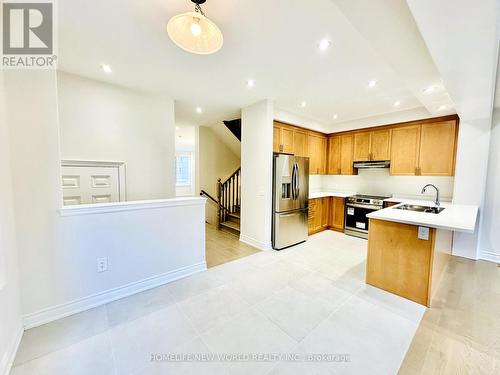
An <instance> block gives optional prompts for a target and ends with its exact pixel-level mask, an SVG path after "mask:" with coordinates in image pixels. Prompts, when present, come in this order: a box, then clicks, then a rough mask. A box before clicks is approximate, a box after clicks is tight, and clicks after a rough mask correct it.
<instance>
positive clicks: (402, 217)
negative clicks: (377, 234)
mask: <svg viewBox="0 0 500 375" xmlns="http://www.w3.org/2000/svg"><path fill="white" fill-rule="evenodd" d="M392 200H393V201H396V202H403V203H401V204H415V205H422V206H431V207H432V206H434V202H433V201H429V200H415V199H400V198H392ZM397 206H399V205H396V206H392V207H388V208H384V209H383V210H379V211H374V212H372V213H370V214H368V215H366V216H367V217H369V218H370V219H378V220H385V221H394V222H397V223H403V224H411V225H419V226H425V227H430V228H437V229H444V230H451V231H455V232H465V233H474V231H475V228H476V221H477V213H478V207H477V206H468V205H460V204H452V203H448V202H442V203H441V207H444V208H445V209H444V210H443V211H442V212H440V213H439V214H432V213H426V212H415V211H407V210H398V209H395V208H394V207H397Z"/></svg>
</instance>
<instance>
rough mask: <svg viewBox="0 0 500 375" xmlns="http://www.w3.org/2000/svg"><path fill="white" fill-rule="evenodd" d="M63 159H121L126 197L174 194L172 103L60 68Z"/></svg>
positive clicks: (158, 197)
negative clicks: (123, 166)
mask: <svg viewBox="0 0 500 375" xmlns="http://www.w3.org/2000/svg"><path fill="white" fill-rule="evenodd" d="M57 81H58V82H57V85H58V106H59V123H60V133H61V157H62V158H63V159H79V160H104V161H108V160H109V161H124V162H125V163H126V177H127V200H128V201H134V200H142V199H160V198H169V197H173V196H174V195H175V173H174V165H175V164H174V163H175V160H174V159H173V157H172V156H173V150H174V148H175V133H174V132H175V124H174V121H175V120H174V102H173V100H171V99H169V98H165V97H161V96H154V95H150V94H147V93H143V92H140V91H136V90H131V89H127V88H123V87H119V86H115V85H110V84H107V83H104V82H99V81H94V80H91V79H87V78H83V77H80V76H76V75H72V74H68V73H63V72H58V73H57Z"/></svg>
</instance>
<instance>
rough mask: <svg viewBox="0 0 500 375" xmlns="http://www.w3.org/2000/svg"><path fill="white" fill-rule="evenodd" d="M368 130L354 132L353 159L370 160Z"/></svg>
mask: <svg viewBox="0 0 500 375" xmlns="http://www.w3.org/2000/svg"><path fill="white" fill-rule="evenodd" d="M370 138H371V133H370V132H363V133H354V156H353V160H354V161H367V160H370Z"/></svg>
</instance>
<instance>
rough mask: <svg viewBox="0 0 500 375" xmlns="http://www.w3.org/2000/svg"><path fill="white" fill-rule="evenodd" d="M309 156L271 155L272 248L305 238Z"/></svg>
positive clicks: (286, 245)
mask: <svg viewBox="0 0 500 375" xmlns="http://www.w3.org/2000/svg"><path fill="white" fill-rule="evenodd" d="M308 207H309V158H303V157H299V156H294V155H287V154H274V155H273V220H272V221H273V227H272V243H273V249H276V250H281V249H284V248H286V247H289V246H293V245H296V244H298V243H301V242H304V241H305V240H307V231H308V229H307V211H308Z"/></svg>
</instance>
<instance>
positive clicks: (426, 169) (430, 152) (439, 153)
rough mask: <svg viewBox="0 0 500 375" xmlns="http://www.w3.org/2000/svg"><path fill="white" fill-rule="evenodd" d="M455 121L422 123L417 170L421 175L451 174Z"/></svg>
mask: <svg viewBox="0 0 500 375" xmlns="http://www.w3.org/2000/svg"><path fill="white" fill-rule="evenodd" d="M456 142H457V123H456V121H455V120H452V121H443V122H438V123H428V124H422V128H421V133H420V154H419V163H418V172H419V175H422V176H453V175H454V173H455V150H456Z"/></svg>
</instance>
